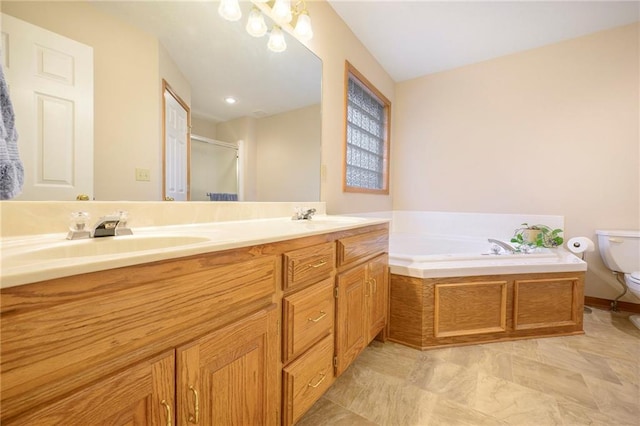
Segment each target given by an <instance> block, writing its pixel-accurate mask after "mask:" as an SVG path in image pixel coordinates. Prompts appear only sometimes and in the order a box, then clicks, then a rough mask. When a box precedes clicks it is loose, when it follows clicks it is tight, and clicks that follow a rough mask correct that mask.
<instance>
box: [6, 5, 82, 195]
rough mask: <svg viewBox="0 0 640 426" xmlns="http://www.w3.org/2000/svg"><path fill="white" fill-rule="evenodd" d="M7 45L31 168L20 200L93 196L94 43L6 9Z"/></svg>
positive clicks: (21, 142) (21, 144) (23, 153)
mask: <svg viewBox="0 0 640 426" xmlns="http://www.w3.org/2000/svg"><path fill="white" fill-rule="evenodd" d="M2 48H3V49H2V61H3V67H4V70H5V75H6V78H7V82H8V85H9V92H10V96H11V101H12V103H13V106H14V110H15V115H16V128H17V130H18V149H19V151H20V158H21V159H22V162H23V163H24V168H25V183H24V187H23V192H22V195H20V196H19V197H18V198H17V199H20V200H74V199H75V198H76V196H78V195H80V194H84V195H87V196H89V198H90V199H93V48H91V47H90V46H87V45H84V44H82V43H79V42H77V41H75V40H72V39H69V38H67V37H63V36H61V35H59V34H56V33H53V32H51V31H48V30H45V29H43V28H40V27H38V26H35V25H33V24H30V23H28V22H25V21H22V20H20V19H16V18H14V17H12V16H9V15H6V14H2Z"/></svg>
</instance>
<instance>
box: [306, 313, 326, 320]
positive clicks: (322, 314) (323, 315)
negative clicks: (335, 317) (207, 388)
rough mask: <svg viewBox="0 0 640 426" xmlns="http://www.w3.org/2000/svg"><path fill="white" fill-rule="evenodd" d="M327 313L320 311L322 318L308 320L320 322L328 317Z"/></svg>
mask: <svg viewBox="0 0 640 426" xmlns="http://www.w3.org/2000/svg"><path fill="white" fill-rule="evenodd" d="M326 316H327V313H326V312H325V311H320V316H319V317H318V318H315V319H314V318H309V319H308V320H309V321H311V322H318V321H320V320H321V319H322V318H324V317H326Z"/></svg>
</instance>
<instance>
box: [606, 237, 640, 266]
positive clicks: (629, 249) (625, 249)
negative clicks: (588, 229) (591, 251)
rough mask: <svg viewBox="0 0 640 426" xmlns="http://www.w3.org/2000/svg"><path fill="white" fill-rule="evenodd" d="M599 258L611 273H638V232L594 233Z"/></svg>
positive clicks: (639, 260) (639, 250)
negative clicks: (596, 238)
mask: <svg viewBox="0 0 640 426" xmlns="http://www.w3.org/2000/svg"><path fill="white" fill-rule="evenodd" d="M596 234H597V235H598V248H599V249H600V256H602V260H603V261H604V264H605V265H607V268H609V269H611V270H612V271H618V272H624V273H631V272H636V271H640V231H624V230H616V231H596Z"/></svg>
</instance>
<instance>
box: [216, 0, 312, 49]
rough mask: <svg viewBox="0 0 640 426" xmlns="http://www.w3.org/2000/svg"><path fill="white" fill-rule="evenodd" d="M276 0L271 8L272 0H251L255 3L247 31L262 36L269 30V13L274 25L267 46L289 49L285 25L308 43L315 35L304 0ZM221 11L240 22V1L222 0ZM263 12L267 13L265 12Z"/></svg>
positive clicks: (226, 16) (219, 10)
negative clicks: (266, 18)
mask: <svg viewBox="0 0 640 426" xmlns="http://www.w3.org/2000/svg"><path fill="white" fill-rule="evenodd" d="M294 1H295V3H294V5H293V6H292V5H291V3H292V2H291V0H275V1H274V3H273V6H272V7H269V5H268V4H267V3H268V2H269V0H251V2H252V3H253V4H254V6H253V7H252V8H251V12H250V13H249V18H248V19H247V25H246V27H245V28H246V30H247V32H248V33H249V34H250V35H252V36H253V37H262V36H263V35H265V34H266V33H267V24H266V23H265V20H264V15H267V16H269V17H270V18H272V19H273V20H274V22H275V25H274V26H273V28H272V29H271V31H270V32H269V41H268V43H267V47H268V48H269V50H271V51H273V52H283V51H285V50H286V48H287V43H286V41H285V38H284V33H283V31H282V27H285V29H287V31H288V32H289V33H291V32H293V34H294V35H295V36H296V37H297V38H298V39H300V40H301V41H302V42H307V41H309V40H311V38H312V37H313V29H312V28H311V17H310V16H309V11H308V10H307V5H306V3H305V0H294ZM218 13H219V14H220V16H222V17H223V18H224V19H226V20H227V21H237V20H239V19H240V18H241V17H242V11H241V10H240V5H239V3H238V0H220V7H219V8H218ZM263 14H264V15H263Z"/></svg>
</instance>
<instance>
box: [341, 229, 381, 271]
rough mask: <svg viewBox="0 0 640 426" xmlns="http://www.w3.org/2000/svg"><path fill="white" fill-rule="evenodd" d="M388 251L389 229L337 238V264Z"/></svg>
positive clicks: (344, 263)
mask: <svg viewBox="0 0 640 426" xmlns="http://www.w3.org/2000/svg"><path fill="white" fill-rule="evenodd" d="M388 251H389V231H387V230H386V229H381V230H378V231H373V232H367V233H366V234H360V235H354V236H352V237H347V238H341V239H339V240H338V266H342V265H346V264H348V263H352V262H355V261H358V260H360V259H365V258H368V257H371V256H374V255H376V254H379V253H386V252H388Z"/></svg>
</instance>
